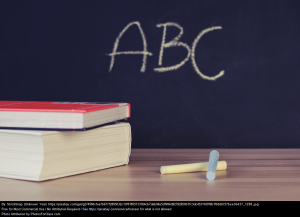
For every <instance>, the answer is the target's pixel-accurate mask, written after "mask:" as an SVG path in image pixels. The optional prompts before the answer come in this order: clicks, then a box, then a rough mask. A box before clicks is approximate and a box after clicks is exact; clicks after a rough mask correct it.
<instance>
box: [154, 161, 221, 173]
mask: <svg viewBox="0 0 300 217" xmlns="http://www.w3.org/2000/svg"><path fill="white" fill-rule="evenodd" d="M207 168H208V162H203V163H192V164H180V165H170V166H162V167H160V173H161V174H169V173H188V172H205V171H207ZM226 168H227V163H226V161H219V162H218V165H217V170H226Z"/></svg>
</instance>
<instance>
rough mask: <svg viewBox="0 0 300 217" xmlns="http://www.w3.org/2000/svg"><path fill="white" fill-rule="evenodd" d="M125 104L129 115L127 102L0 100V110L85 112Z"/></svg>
mask: <svg viewBox="0 0 300 217" xmlns="http://www.w3.org/2000/svg"><path fill="white" fill-rule="evenodd" d="M126 105H127V106H128V107H129V117H130V104H129V103H106V102H103V103H102V102H37V101H0V111H24V112H76V113H87V112H93V111H99V110H104V109H110V108H114V107H118V106H126Z"/></svg>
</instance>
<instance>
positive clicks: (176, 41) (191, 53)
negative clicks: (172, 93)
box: [107, 21, 225, 81]
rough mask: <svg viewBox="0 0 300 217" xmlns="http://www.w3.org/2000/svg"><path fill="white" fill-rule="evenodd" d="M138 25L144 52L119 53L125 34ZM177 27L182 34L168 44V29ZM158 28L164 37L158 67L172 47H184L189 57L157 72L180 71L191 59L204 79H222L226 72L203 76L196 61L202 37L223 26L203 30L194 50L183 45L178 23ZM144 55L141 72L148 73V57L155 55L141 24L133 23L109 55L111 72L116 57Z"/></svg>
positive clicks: (196, 39)
mask: <svg viewBox="0 0 300 217" xmlns="http://www.w3.org/2000/svg"><path fill="white" fill-rule="evenodd" d="M133 25H136V26H137V27H138V29H139V31H140V33H141V36H142V40H143V48H144V49H143V50H142V51H117V49H118V45H119V43H120V39H121V37H122V36H123V34H124V33H125V32H126V30H127V29H129V28H130V27H131V26H133ZM171 26H173V27H176V28H178V29H179V30H180V33H179V34H178V35H177V36H176V37H175V38H174V39H172V40H171V41H169V42H166V41H165V39H166V34H167V29H168V27H171ZM156 27H157V28H161V27H162V28H163V36H162V42H161V46H160V52H159V58H158V65H159V66H161V65H162V62H163V54H164V49H166V48H170V47H180V46H181V47H184V48H185V49H186V50H187V56H186V58H185V59H184V60H182V61H181V62H180V63H178V64H176V65H173V66H168V67H158V68H154V71H155V72H167V71H172V70H176V69H179V68H180V67H182V66H183V65H184V64H185V63H186V62H187V61H188V60H189V59H191V62H192V65H193V67H194V69H195V71H196V72H197V73H198V74H199V75H200V76H201V77H202V78H203V79H206V80H211V81H214V80H216V79H217V78H220V77H222V76H223V75H224V73H225V72H224V70H222V71H221V72H219V74H217V75H215V76H212V77H210V76H207V75H205V74H203V73H202V72H201V71H200V69H199V68H198V66H197V64H196V61H195V49H196V47H197V44H198V42H199V40H200V39H201V37H202V36H203V35H204V34H206V33H208V32H210V31H214V30H218V29H222V27H221V26H213V27H210V28H207V29H204V30H202V31H201V32H200V33H199V34H198V36H197V37H196V38H195V40H194V42H193V44H192V48H190V46H189V45H187V44H186V43H183V42H181V41H179V40H180V38H181V36H182V34H183V28H182V27H181V26H180V25H179V24H178V23H174V22H168V23H160V24H157V25H156ZM132 54H135V55H143V63H142V67H141V70H140V71H141V72H145V71H146V64H147V56H152V55H153V54H152V53H151V52H149V51H148V50H147V41H146V37H145V34H144V32H143V29H142V27H141V24H140V23H139V22H138V21H135V22H131V23H129V24H128V25H127V26H126V27H125V28H124V29H123V30H122V31H121V32H120V34H119V36H118V37H117V39H116V41H115V43H114V46H113V50H112V52H111V53H110V54H107V55H109V56H110V57H111V61H110V67H109V72H111V71H112V69H113V66H114V62H115V56H116V55H132Z"/></svg>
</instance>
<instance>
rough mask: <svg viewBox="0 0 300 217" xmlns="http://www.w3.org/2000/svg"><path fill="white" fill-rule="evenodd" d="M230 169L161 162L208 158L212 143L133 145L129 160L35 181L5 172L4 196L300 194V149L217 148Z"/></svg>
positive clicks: (0, 182) (247, 197) (0, 181)
mask: <svg viewBox="0 0 300 217" xmlns="http://www.w3.org/2000/svg"><path fill="white" fill-rule="evenodd" d="M217 150H218V151H219V153H220V158H219V160H226V161H227V165H228V168H227V170H226V171H217V174H216V179H215V180H214V181H208V180H207V179H206V177H205V175H206V172H195V173H183V174H169V175H161V174H160V171H159V170H160V166H163V165H174V164H184V163H196V162H205V161H208V157H209V153H210V151H211V149H133V150H132V154H131V157H130V161H129V164H128V165H125V166H119V167H114V168H110V169H105V170H100V171H96V172H90V173H85V174H80V175H76V176H70V177H66V178H61V179H55V180H50V181H44V182H40V183H38V182H30V181H21V180H14V179H7V178H0V201H18V200H20V201H28V200H31V201H41V200H43V201H51V200H52V201H53V200H55V201H63V200H70V201H74V200H80V201H216V200H217V201H237V200H244V201H251V200H252V201H262V200H279V201H281V200H298V201H299V200H300V149H217Z"/></svg>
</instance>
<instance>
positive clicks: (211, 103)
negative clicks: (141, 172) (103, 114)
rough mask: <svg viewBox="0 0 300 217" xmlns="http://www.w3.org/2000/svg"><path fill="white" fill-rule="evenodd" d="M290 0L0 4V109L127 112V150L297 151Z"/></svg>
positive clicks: (297, 75)
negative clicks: (23, 105) (1, 103)
mask: <svg viewBox="0 0 300 217" xmlns="http://www.w3.org/2000/svg"><path fill="white" fill-rule="evenodd" d="M299 8H300V1H298V0H295V1H292V0H287V1H281V0H280V1H277V0H272V1H271V0H250V1H247V0H243V1H240V0H143V1H141V0H119V1H116V0H106V1H100V0H95V1H91V0H85V1H83V0H82V1H79V0H72V1H61V0H57V1H55V0H51V1H50V0H49V1H34V0H31V1H1V2H0V100H34V101H77V102H110V101H111V102H128V103H130V104H131V105H132V117H131V118H130V120H129V122H130V124H131V125H132V138H133V143H132V147H133V148H300V13H299Z"/></svg>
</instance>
